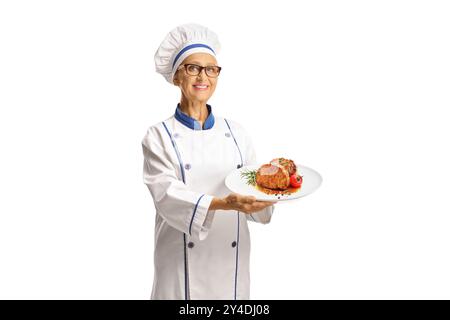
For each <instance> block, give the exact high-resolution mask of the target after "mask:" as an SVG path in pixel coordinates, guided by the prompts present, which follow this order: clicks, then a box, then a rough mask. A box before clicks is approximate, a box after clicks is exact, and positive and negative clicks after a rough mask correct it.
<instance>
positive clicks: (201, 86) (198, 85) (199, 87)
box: [193, 83, 209, 91]
mask: <svg viewBox="0 0 450 320" xmlns="http://www.w3.org/2000/svg"><path fill="white" fill-rule="evenodd" d="M193 87H194V90H200V91H204V90H208V88H209V86H208V85H207V84H201V83H196V84H194V85H193Z"/></svg>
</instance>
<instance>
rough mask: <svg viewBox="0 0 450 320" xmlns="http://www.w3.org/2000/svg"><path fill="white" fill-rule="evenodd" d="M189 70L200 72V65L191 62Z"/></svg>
mask: <svg viewBox="0 0 450 320" xmlns="http://www.w3.org/2000/svg"><path fill="white" fill-rule="evenodd" d="M187 71H188V72H192V73H198V72H199V71H200V67H199V66H196V65H195V64H190V65H188V66H187Z"/></svg>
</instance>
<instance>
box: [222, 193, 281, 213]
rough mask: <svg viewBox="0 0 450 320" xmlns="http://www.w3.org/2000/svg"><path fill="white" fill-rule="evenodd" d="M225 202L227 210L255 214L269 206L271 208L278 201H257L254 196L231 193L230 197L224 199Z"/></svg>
mask: <svg viewBox="0 0 450 320" xmlns="http://www.w3.org/2000/svg"><path fill="white" fill-rule="evenodd" d="M223 200H224V201H225V207H226V209H225V210H237V211H241V212H244V213H253V212H256V211H260V210H262V209H264V208H266V207H268V206H271V205H273V204H275V203H277V202H276V201H273V202H272V201H260V200H256V198H255V197H254V196H246V195H242V194H239V193H234V192H232V193H230V194H229V195H228V196H226V197H225V198H223Z"/></svg>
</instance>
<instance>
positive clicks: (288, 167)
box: [270, 158, 297, 176]
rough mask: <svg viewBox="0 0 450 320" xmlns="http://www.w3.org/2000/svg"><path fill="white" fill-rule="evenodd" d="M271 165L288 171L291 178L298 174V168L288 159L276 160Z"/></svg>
mask: <svg viewBox="0 0 450 320" xmlns="http://www.w3.org/2000/svg"><path fill="white" fill-rule="evenodd" d="M270 164H273V165H281V166H283V167H284V168H285V169H286V170H287V171H288V173H289V176H291V175H293V174H295V173H297V166H296V165H295V163H294V161H292V160H289V159H286V158H275V159H273V160H272V161H270Z"/></svg>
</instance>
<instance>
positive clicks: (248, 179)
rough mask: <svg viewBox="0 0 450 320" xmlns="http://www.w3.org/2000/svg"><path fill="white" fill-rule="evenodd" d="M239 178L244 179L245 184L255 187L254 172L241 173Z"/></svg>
mask: <svg viewBox="0 0 450 320" xmlns="http://www.w3.org/2000/svg"><path fill="white" fill-rule="evenodd" d="M241 178H245V180H246V182H247V184H249V185H252V186H254V185H256V170H251V171H250V170H246V171H242V172H241Z"/></svg>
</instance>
